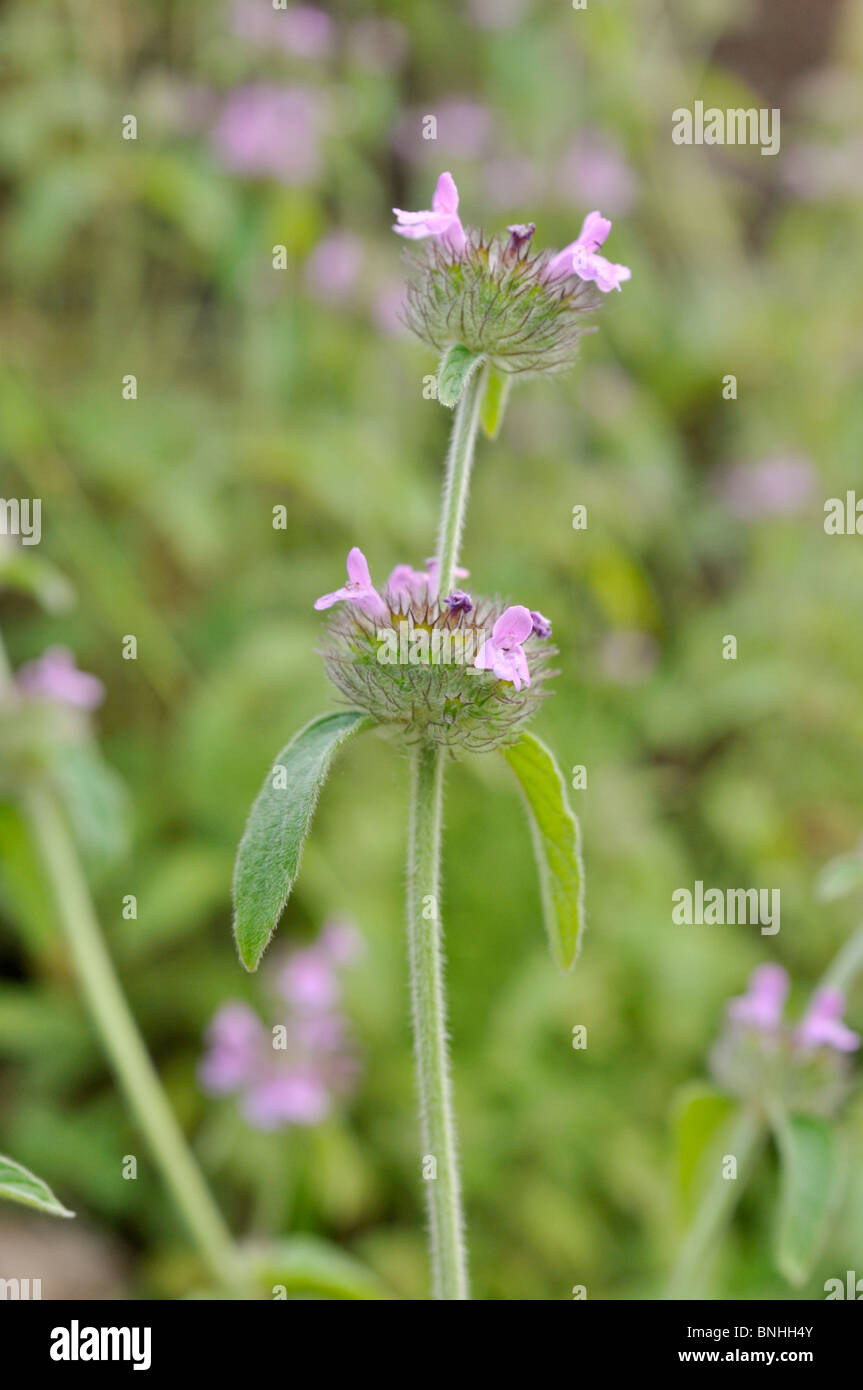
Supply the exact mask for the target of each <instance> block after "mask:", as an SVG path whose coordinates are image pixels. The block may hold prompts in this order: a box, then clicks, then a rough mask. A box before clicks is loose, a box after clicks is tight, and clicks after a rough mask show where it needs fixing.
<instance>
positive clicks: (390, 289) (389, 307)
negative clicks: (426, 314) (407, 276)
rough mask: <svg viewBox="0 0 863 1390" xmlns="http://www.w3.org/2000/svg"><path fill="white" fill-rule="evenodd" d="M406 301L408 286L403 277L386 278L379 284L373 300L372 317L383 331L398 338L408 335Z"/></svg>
mask: <svg viewBox="0 0 863 1390" xmlns="http://www.w3.org/2000/svg"><path fill="white" fill-rule="evenodd" d="M406 302H407V286H406V284H405V282H404V280H403V279H399V280H385V281H384V282H383V283H382V284H380V285H379V286H378V288H377V290H376V292H375V296H374V299H373V301H372V318H373V320H374V322H375V325H376V326H377V327H378V328H379V329H380V330H381V332H382V333H387V334H389V335H390V336H391V337H396V338H402V337H407V336H408V332H409V330H408V327H407V325H406V324H405V321H404V308H405V304H406Z"/></svg>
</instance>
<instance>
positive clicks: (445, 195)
mask: <svg viewBox="0 0 863 1390" xmlns="http://www.w3.org/2000/svg"><path fill="white" fill-rule="evenodd" d="M393 212H394V213H395V215H396V217H397V218H398V222H397V223H396V224H395V225H394V227H393V231H394V232H398V234H399V236H404V237H408V238H409V239H410V240H411V241H418V240H419V239H420V238H422V237H427V236H433V237H437V239H438V241H439V242H440V243H441V245H442V246H445V247H446V248H447V250H449V251H451V252H452V253H453V255H454V256H460V255H461V253H462V251H463V250H464V248H465V240H466V238H465V234H464V228H463V227H462V225H461V221H460V219H459V215H458V189H457V188H456V186H455V181H454V180H453V177H452V174H447V173H444V174H441V176H440V178H439V179H438V181H437V187H436V188H435V191H434V197H433V198H432V205H431V210H430V211H425V212H403V211H402V209H401V208H393Z"/></svg>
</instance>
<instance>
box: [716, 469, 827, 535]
mask: <svg viewBox="0 0 863 1390" xmlns="http://www.w3.org/2000/svg"><path fill="white" fill-rule="evenodd" d="M713 486H714V490H715V492H716V493H717V495H718V496H719V498H720V500H721V501H722V502H723V503H724V504H725V506H726V507H727V508H728V510H729V511H730V512H732V513H733V514H734V516H736V517H738V518H739V519H740V520H741V521H757V520H759V519H760V518H762V517H768V516H789V515H792V514H793V513H795V512H800V511H803V510H804V508H805V507H806V505H807V503H808V502H809V499H810V497H811V496H812V493H813V490H814V487H815V471H814V469H813V467H812V465H811V463H810V462H809V460H808V459H805V458H803V457H800V456H795V455H777V457H775V458H768V459H764V460H762V461H761V462H760V463H748V464H742V463H741V464H735V465H733V466H732V467H729V468H724V469H721V470H720V471H719V472H717V473H716V474H715V475H714V479H713Z"/></svg>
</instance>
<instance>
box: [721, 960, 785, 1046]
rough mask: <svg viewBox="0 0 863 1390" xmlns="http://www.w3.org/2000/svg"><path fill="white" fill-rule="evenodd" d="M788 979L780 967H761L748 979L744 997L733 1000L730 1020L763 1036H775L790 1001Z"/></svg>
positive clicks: (729, 1008)
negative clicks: (786, 1005) (757, 1031)
mask: <svg viewBox="0 0 863 1390" xmlns="http://www.w3.org/2000/svg"><path fill="white" fill-rule="evenodd" d="M788 990H789V980H788V975H787V974H786V972H785V971H784V970H783V969H782V966H781V965H759V966H758V969H757V970H753V972H752V974H751V976H750V977H749V987H748V989H747V991H746V993H745V994H741V995H740V996H739V997H738V998H737V999H732V1000H731V1001H730V1002H729V1005H728V1017H729V1018H731V1019H733V1020H734V1022H735V1023H743V1024H746V1025H747V1026H748V1027H750V1028H757V1029H759V1030H760V1031H762V1032H772V1031H773V1030H774V1029H776V1028H778V1027H779V1025H780V1023H781V1022H782V1013H783V1010H784V1008H785V1000H786V999H787V998H788Z"/></svg>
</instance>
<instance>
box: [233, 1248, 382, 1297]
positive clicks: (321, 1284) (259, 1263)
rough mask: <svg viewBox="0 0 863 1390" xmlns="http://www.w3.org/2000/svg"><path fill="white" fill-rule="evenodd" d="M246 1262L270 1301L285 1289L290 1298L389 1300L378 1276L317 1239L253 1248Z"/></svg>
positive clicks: (351, 1257)
mask: <svg viewBox="0 0 863 1390" xmlns="http://www.w3.org/2000/svg"><path fill="white" fill-rule="evenodd" d="M246 1259H247V1264H246V1268H247V1271H248V1275H249V1277H250V1279H251V1280H252V1281H253V1283H254V1284H255V1285H256V1286H257V1287H258V1288H259V1289H260V1290H261V1292H262V1293H263V1294H265V1295H266V1296H267V1297H268V1298H273V1297H274V1296H275V1295H274V1292H273V1291H274V1290H275V1289H278V1290H281V1289H284V1291H285V1293H286V1294H287V1295H288V1296H289V1297H290V1295H291V1294H296V1295H298V1296H300V1297H308V1296H309V1295H312V1296H313V1297H317V1298H327V1299H338V1300H353V1301H356V1300H373V1299H374V1300H378V1299H385V1298H388V1297H389V1295H388V1293H387V1291H386V1289H385V1288H384V1287H383V1285H382V1284H381V1282H380V1280H379V1279H378V1277H377V1275H376V1274H374V1273H373V1272H372V1271H371V1270H370V1269H368V1268H367V1267H366V1266H365V1265H364V1264H362V1263H361V1262H360V1261H359V1260H357V1259H355V1258H354V1256H353V1255H348V1254H346V1253H345V1251H344V1250H340V1249H339V1248H338V1246H337V1245H331V1244H330V1243H329V1242H328V1241H325V1240H319V1239H317V1238H316V1237H314V1236H292V1237H290V1238H289V1239H287V1240H281V1241H276V1242H274V1243H273V1244H272V1245H266V1246H259V1247H254V1246H253V1247H252V1248H251V1250H249V1251H248V1252H247V1256H246Z"/></svg>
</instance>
